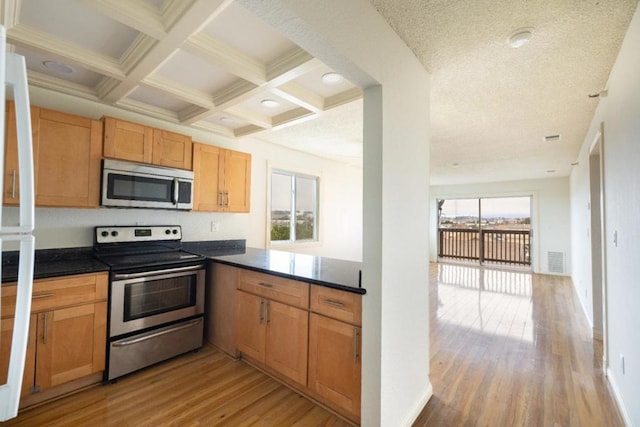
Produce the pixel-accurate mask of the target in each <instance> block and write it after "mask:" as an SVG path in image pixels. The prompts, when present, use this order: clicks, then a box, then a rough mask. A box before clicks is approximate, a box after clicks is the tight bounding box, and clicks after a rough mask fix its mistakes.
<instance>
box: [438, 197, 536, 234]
mask: <svg viewBox="0 0 640 427" xmlns="http://www.w3.org/2000/svg"><path fill="white" fill-rule="evenodd" d="M439 218H440V223H439V227H440V228H467V229H478V228H483V229H485V230H489V229H492V230H493V229H497V230H500V229H503V230H507V229H508V230H528V229H530V228H531V198H530V197H495V198H482V199H449V200H440V201H439Z"/></svg>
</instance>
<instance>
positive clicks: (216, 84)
mask: <svg viewBox="0 0 640 427" xmlns="http://www.w3.org/2000/svg"><path fill="white" fill-rule="evenodd" d="M156 74H157V75H159V76H162V77H166V78H168V79H171V80H173V81H175V82H178V83H181V84H183V85H185V86H189V87H192V88H194V89H197V90H200V91H202V92H206V93H208V94H213V93H214V92H216V91H218V90H220V89H222V88H224V87H226V86H228V85H229V84H231V83H233V82H234V81H236V80H238V77H237V76H235V75H233V74H230V73H228V72H226V71H225V70H223V69H222V68H221V67H217V66H216V65H215V64H213V63H211V62H210V61H207V60H205V59H202V58H200V57H198V56H196V55H193V54H191V53H189V52H185V51H184V50H179V51H178V52H176V53H175V54H174V55H173V56H172V57H171V59H169V60H168V61H167V62H165V63H164V64H163V65H162V67H160V69H158V70H157V71H156Z"/></svg>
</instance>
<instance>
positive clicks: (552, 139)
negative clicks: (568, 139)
mask: <svg viewBox="0 0 640 427" xmlns="http://www.w3.org/2000/svg"><path fill="white" fill-rule="evenodd" d="M560 139H562V137H561V136H560V134H557V135H547V136H545V137H544V142H558V141H560Z"/></svg>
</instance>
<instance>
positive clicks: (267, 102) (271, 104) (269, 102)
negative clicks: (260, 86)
mask: <svg viewBox="0 0 640 427" xmlns="http://www.w3.org/2000/svg"><path fill="white" fill-rule="evenodd" d="M260 104H262V106H263V107H266V108H277V107H279V106H280V103H279V102H278V101H276V100H275V99H263V100H262V101H260Z"/></svg>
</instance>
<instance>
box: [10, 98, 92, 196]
mask: <svg viewBox="0 0 640 427" xmlns="http://www.w3.org/2000/svg"><path fill="white" fill-rule="evenodd" d="M31 127H32V138H33V155H34V160H33V163H34V175H35V176H34V178H35V195H36V197H35V202H36V206H48V207H79V208H87V207H98V205H99V202H100V166H101V165H100V159H101V151H102V123H101V122H100V121H97V120H91V119H88V118H85V117H81V116H76V115H73V114H66V113H62V112H59V111H54V110H48V109H46V108H38V107H32V108H31ZM6 128H7V131H6V148H5V155H6V158H5V173H6V174H7V175H6V176H5V184H4V196H5V199H4V201H5V204H8V205H17V204H19V201H20V200H19V188H20V183H19V180H18V177H17V170H18V158H17V152H16V144H17V140H16V129H15V110H14V106H13V103H12V102H8V103H7V126H6Z"/></svg>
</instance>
